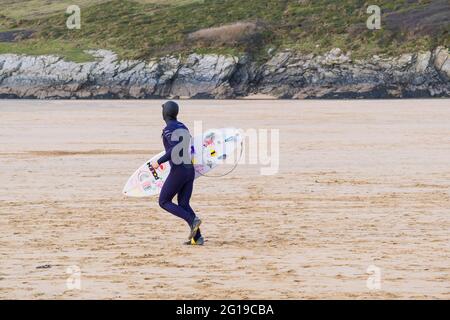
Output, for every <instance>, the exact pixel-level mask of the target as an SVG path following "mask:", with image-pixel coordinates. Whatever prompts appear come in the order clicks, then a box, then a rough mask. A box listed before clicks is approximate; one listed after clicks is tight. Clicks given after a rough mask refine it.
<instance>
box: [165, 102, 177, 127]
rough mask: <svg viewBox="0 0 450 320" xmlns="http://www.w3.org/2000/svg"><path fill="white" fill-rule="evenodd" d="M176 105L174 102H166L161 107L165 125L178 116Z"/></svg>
mask: <svg viewBox="0 0 450 320" xmlns="http://www.w3.org/2000/svg"><path fill="white" fill-rule="evenodd" d="M178 110H179V107H178V104H177V103H176V102H174V101H167V102H166V103H164V104H163V105H162V116H163V119H164V121H165V122H166V123H167V122H168V121H170V120H177V116H178Z"/></svg>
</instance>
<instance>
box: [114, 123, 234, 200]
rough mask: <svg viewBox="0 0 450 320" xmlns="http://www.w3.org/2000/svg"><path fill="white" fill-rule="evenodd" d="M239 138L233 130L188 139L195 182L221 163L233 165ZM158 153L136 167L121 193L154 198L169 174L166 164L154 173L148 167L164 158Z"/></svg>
mask: <svg viewBox="0 0 450 320" xmlns="http://www.w3.org/2000/svg"><path fill="white" fill-rule="evenodd" d="M242 141H243V139H242V134H241V132H240V130H238V129H236V128H221V129H210V130H208V131H205V132H204V133H203V134H202V135H201V136H196V137H194V138H193V139H191V159H192V163H193V165H194V169H195V178H198V177H201V176H204V175H207V174H208V172H210V171H211V170H213V169H214V168H216V167H217V166H219V165H221V164H223V163H230V162H233V161H235V162H236V161H237V156H236V152H237V150H238V149H239V148H242ZM164 153H165V152H164V151H162V152H160V153H158V154H157V155H155V156H154V157H152V158H150V160H148V161H146V162H145V163H144V164H143V165H142V166H140V167H139V168H138V169H137V170H136V171H135V172H134V173H133V175H132V176H131V177H130V178H129V179H128V181H127V183H126V184H125V187H124V188H123V191H122V193H123V194H124V195H125V196H128V197H150V196H154V195H158V194H159V193H160V191H161V188H162V187H163V185H164V182H165V181H166V179H167V177H168V175H169V173H170V164H169V162H166V163H162V164H161V165H160V166H159V167H158V168H157V169H156V170H154V169H153V168H152V167H151V165H150V164H151V163H152V162H153V161H157V160H158V159H159V158H160V157H161V156H163V155H164Z"/></svg>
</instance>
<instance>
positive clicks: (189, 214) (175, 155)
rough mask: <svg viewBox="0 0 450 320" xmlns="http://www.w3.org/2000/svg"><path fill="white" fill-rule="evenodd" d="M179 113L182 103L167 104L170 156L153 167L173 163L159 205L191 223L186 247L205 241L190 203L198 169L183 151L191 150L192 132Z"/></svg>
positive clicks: (166, 140)
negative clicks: (175, 201) (179, 117)
mask: <svg viewBox="0 0 450 320" xmlns="http://www.w3.org/2000/svg"><path fill="white" fill-rule="evenodd" d="M178 111H179V107H178V104H177V103H176V102H174V101H167V102H166V103H164V104H163V105H162V115H163V119H164V121H165V122H166V127H165V128H164V129H163V132H162V140H163V144H164V149H165V150H166V153H165V154H164V155H163V156H162V157H161V158H159V159H158V161H156V162H153V163H152V164H151V166H152V168H153V169H155V170H156V169H157V168H158V167H159V166H160V165H161V164H163V163H165V162H167V161H169V163H170V173H169V176H168V177H167V179H166V181H165V183H164V185H163V187H162V189H161V193H160V195H159V205H160V206H161V208H163V209H164V210H166V211H168V212H170V213H172V214H173V215H175V216H177V217H180V218H182V219H183V220H184V221H186V222H187V223H188V225H189V227H190V229H191V231H190V233H189V241H188V242H186V244H188V245H203V243H204V239H203V237H202V235H201V233H200V224H201V223H202V221H201V220H200V219H199V218H198V217H197V216H196V214H195V212H194V210H192V208H191V206H190V204H189V201H190V199H191V195H192V190H193V186H194V178H195V170H194V166H193V165H192V162H191V160H190V154H189V155H184V156H185V157H183V150H189V151H190V141H187V140H190V134H189V129H188V128H187V127H186V126H185V125H184V124H183V123H181V122H179V121H178V120H177V116H178ZM186 138H187V139H186ZM183 141H184V144H183ZM183 146H184V148H183ZM188 153H190V152H188ZM186 157H187V158H186ZM180 158H183V161H180ZM175 195H177V200H178V204H175V203H173V202H172V200H173V198H174V197H175Z"/></svg>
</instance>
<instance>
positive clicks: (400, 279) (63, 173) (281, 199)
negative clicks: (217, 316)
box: [0, 99, 450, 299]
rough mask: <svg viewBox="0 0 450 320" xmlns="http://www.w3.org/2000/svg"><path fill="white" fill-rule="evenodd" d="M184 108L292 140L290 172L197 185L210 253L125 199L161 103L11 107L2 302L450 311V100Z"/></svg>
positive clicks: (0, 262)
mask: <svg viewBox="0 0 450 320" xmlns="http://www.w3.org/2000/svg"><path fill="white" fill-rule="evenodd" d="M180 105H181V107H182V112H181V115H180V119H181V120H182V121H183V122H185V123H186V124H187V125H188V126H192V125H193V123H194V121H198V120H203V126H204V129H207V128H214V127H229V126H234V127H239V128H243V129H250V128H254V129H278V130H279V132H280V149H279V154H280V166H279V172H278V174H276V175H272V176H264V175H261V174H260V169H261V166H260V165H254V164H242V165H239V166H238V167H237V168H236V170H234V171H233V172H232V173H231V174H228V175H226V176H224V177H221V178H206V177H202V178H200V179H198V180H197V181H196V184H195V191H194V195H193V198H192V206H193V208H194V209H195V210H196V211H197V213H198V214H199V216H200V217H201V218H202V219H203V221H204V225H203V226H202V232H203V233H204V235H205V238H206V239H207V242H206V245H205V246H204V247H186V246H183V245H182V242H183V241H185V240H186V239H185V238H186V236H187V234H188V229H187V226H186V225H185V224H184V222H183V221H181V220H179V219H177V218H175V217H173V216H171V215H170V214H169V213H167V212H164V211H163V210H162V209H160V208H159V206H158V202H157V198H156V197H154V198H141V199H133V198H126V197H124V196H123V195H122V194H121V191H122V188H123V186H124V184H125V182H126V180H127V178H128V177H129V176H130V175H131V174H132V173H133V171H134V170H135V169H136V168H137V167H139V166H140V165H141V164H142V163H143V162H144V161H146V160H147V159H149V158H150V157H151V156H152V155H154V154H156V153H157V152H159V151H161V150H162V143H161V139H160V135H161V129H162V126H163V122H162V119H161V101H107V100H100V101H31V100H0V146H1V147H0V184H1V187H0V298H3V299H47V298H56V299H91V298H93V299H160V298H163V299H206V298H210V299H325V298H331V299H337V298H344V299H350V298H376V299H378V298H389V299H400V298H404V299H416V298H439V299H449V298H450V165H449V164H450V138H449V137H450V100H444V99H442V100H378V101H369V100H364V101H362V100H360V101H269V100H240V101H236V100H235V101H206V100H202V101H193V100H191V101H181V102H180ZM68 268H69V270H68ZM70 268H72V270H74V268H75V269H76V268H79V271H80V273H79V277H78V274H77V279H79V280H80V285H81V286H80V288H73V287H71V286H68V278H69V282H70V281H71V280H70V279H73V275H71V274H69V273H68V271H70ZM373 268H377V270H379V271H380V273H379V280H380V282H379V284H380V286H379V287H377V288H374V287H371V286H368V283H367V282H368V279H369V278H370V277H372V276H373V275H371V274H370V273H368V269H369V270H372V269H373Z"/></svg>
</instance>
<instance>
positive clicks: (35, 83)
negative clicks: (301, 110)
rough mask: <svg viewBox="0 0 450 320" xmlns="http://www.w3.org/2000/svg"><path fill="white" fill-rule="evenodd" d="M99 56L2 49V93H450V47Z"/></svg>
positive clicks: (387, 95)
mask: <svg viewBox="0 0 450 320" xmlns="http://www.w3.org/2000/svg"><path fill="white" fill-rule="evenodd" d="M91 54H93V55H94V56H95V57H96V58H97V60H96V61H95V62H87V63H74V62H67V61H64V60H62V59H61V58H59V57H56V56H37V57H34V56H22V55H13V54H4V55H0V98H39V99H62V98H94V99H95V98H173V97H184V98H233V97H240V96H247V95H250V94H257V93H261V94H268V95H272V96H275V97H277V98H294V99H302V98H403V97H450V55H449V52H448V49H446V48H443V47H439V48H437V49H436V50H434V51H433V52H424V53H414V54H405V55H402V56H400V57H392V58H381V57H377V56H374V57H372V58H370V59H367V60H353V59H352V57H351V56H350V54H344V53H342V52H341V50H339V49H333V50H331V51H330V52H328V53H327V54H325V55H317V56H314V55H301V54H297V53H294V52H290V51H284V52H280V53H278V54H276V55H274V56H273V57H272V59H270V60H269V61H268V62H266V63H264V64H262V65H258V64H256V63H255V62H253V61H251V60H250V59H248V58H246V57H243V58H237V57H232V56H220V55H212V54H211V55H197V54H191V55H190V56H188V57H187V58H184V59H182V58H177V57H164V58H161V59H158V60H154V61H151V62H143V61H120V60H118V58H117V56H116V55H115V54H114V53H112V52H110V51H106V50H98V51H93V52H91Z"/></svg>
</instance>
